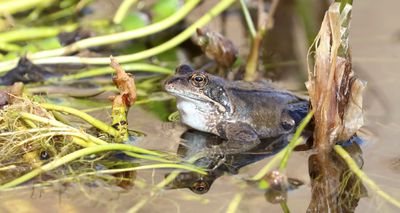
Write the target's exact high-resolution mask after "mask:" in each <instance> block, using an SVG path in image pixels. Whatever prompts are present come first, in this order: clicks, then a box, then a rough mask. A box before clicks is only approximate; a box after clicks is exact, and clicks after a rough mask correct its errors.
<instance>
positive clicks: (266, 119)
mask: <svg viewBox="0 0 400 213" xmlns="http://www.w3.org/2000/svg"><path fill="white" fill-rule="evenodd" d="M165 90H166V91H167V92H168V93H170V94H172V95H174V96H176V98H177V108H178V110H179V112H180V116H181V121H182V123H184V124H186V125H188V126H189V127H192V128H194V129H197V130H200V131H204V132H209V133H213V134H216V135H218V136H220V137H222V138H225V139H227V140H228V142H229V143H228V144H230V145H229V146H230V148H233V149H235V150H238V151H244V150H249V149H251V148H253V147H254V146H256V145H257V144H259V143H260V139H263V138H270V137H277V136H281V135H288V133H292V132H293V131H294V130H295V127H296V126H297V124H298V123H299V122H300V121H301V119H302V118H303V117H304V116H305V115H306V114H307V111H308V101H307V100H305V99H302V98H299V97H297V96H296V95H294V94H292V93H290V92H288V91H284V90H279V89H276V88H274V87H272V86H271V85H269V84H267V83H251V82H244V81H228V80H225V79H223V78H220V77H218V76H214V75H211V74H209V73H206V72H205V71H203V70H194V69H193V68H191V67H190V66H188V65H181V66H179V67H178V68H177V69H176V74H175V75H174V76H173V77H171V78H170V79H168V80H167V81H166V82H165Z"/></svg>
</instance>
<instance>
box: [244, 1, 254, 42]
mask: <svg viewBox="0 0 400 213" xmlns="http://www.w3.org/2000/svg"><path fill="white" fill-rule="evenodd" d="M240 6H241V7H242V11H243V15H244V19H245V20H246V24H247V27H248V28H249V32H250V35H251V38H252V39H254V38H255V37H256V33H257V32H256V28H255V27H254V23H253V20H251V16H250V13H249V10H248V8H247V6H246V3H245V2H244V0H240Z"/></svg>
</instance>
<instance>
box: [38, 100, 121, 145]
mask: <svg viewBox="0 0 400 213" xmlns="http://www.w3.org/2000/svg"><path fill="white" fill-rule="evenodd" d="M40 106H41V107H43V108H45V109H47V110H55V111H60V112H66V113H69V114H72V115H75V116H77V117H79V118H81V119H83V120H85V121H86V122H88V123H89V124H91V125H93V126H94V127H96V128H98V129H100V130H101V131H103V132H106V133H107V134H109V135H111V136H114V137H115V136H117V135H118V131H117V130H116V129H114V128H113V127H112V126H109V125H107V124H106V123H104V122H102V121H100V120H98V119H96V118H94V117H92V116H90V115H89V114H87V113H85V112H82V111H80V110H77V109H74V108H71V107H66V106H59V105H54V104H49V103H41V104H40Z"/></svg>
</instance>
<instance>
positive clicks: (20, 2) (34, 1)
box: [0, 0, 55, 15]
mask: <svg viewBox="0 0 400 213" xmlns="http://www.w3.org/2000/svg"><path fill="white" fill-rule="evenodd" d="M54 2H55V1H54V0H29V1H26V0H11V1H5V2H2V3H0V11H1V12H4V13H8V14H14V13H18V12H22V11H26V10H29V9H32V8H36V7H39V6H41V7H46V6H49V5H51V4H52V3H54ZM0 15H1V14H0Z"/></svg>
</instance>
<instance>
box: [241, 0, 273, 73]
mask: <svg viewBox="0 0 400 213" xmlns="http://www.w3.org/2000/svg"><path fill="white" fill-rule="evenodd" d="M278 4H279V0H272V2H271V7H270V10H269V11H268V15H266V13H265V11H264V2H263V1H262V0H258V28H257V32H256V34H255V36H254V37H252V40H251V47H250V53H249V55H248V57H247V64H246V72H245V74H244V80H245V81H254V80H255V79H256V77H257V65H258V63H259V55H260V48H261V45H262V41H263V39H264V37H265V35H266V34H267V31H268V30H270V29H271V28H272V27H273V17H274V15H275V11H276V8H277V7H278Z"/></svg>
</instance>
